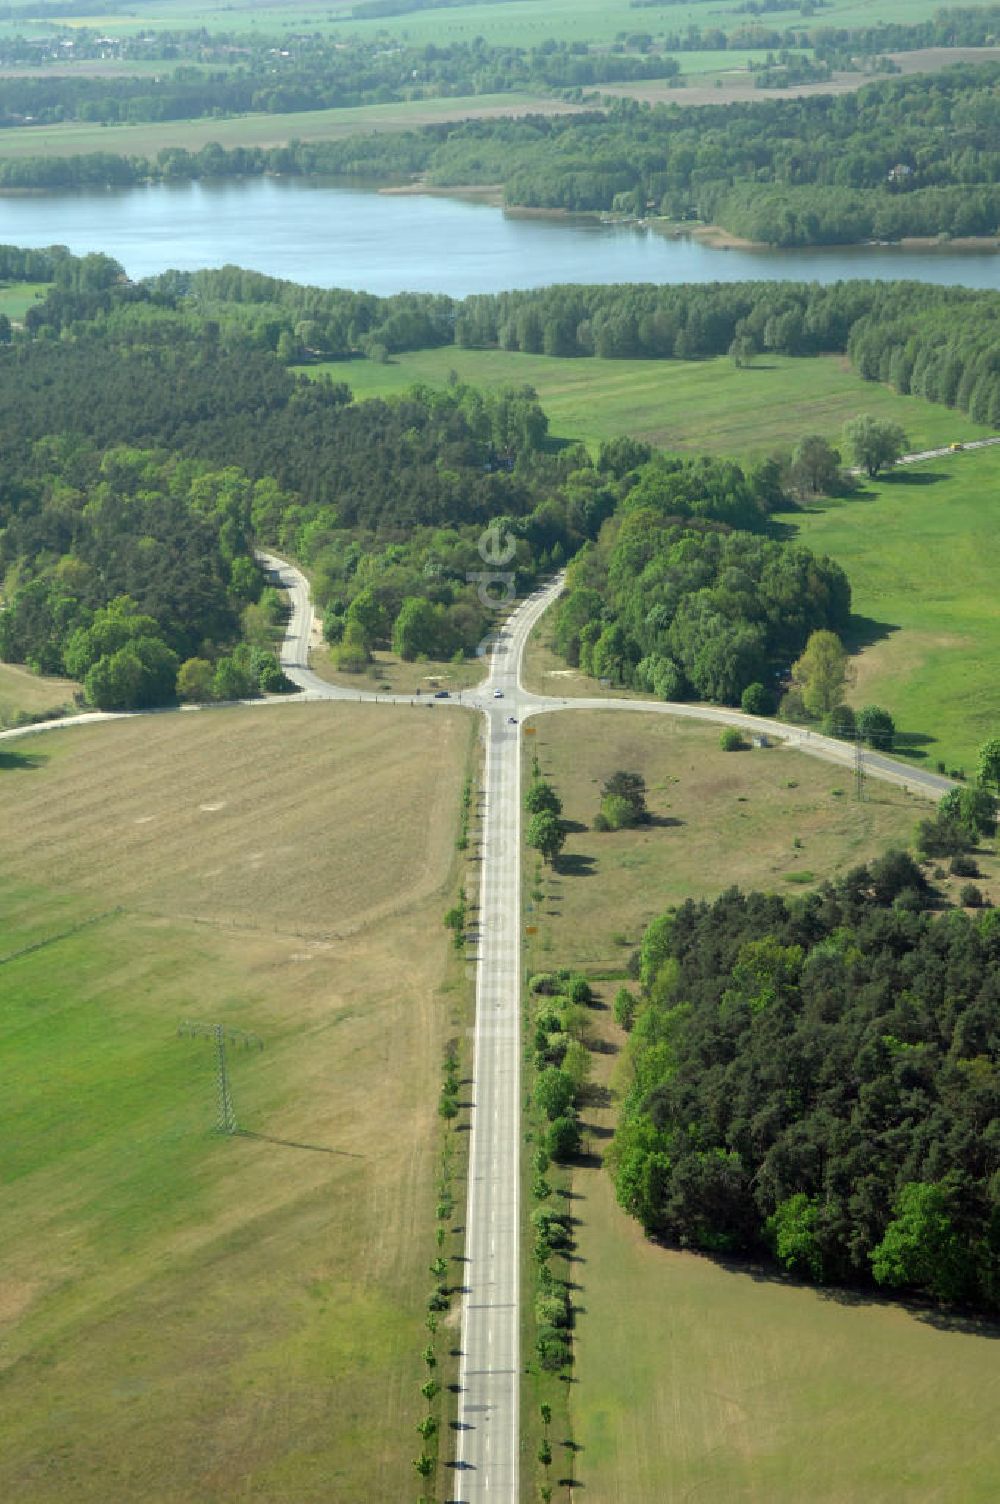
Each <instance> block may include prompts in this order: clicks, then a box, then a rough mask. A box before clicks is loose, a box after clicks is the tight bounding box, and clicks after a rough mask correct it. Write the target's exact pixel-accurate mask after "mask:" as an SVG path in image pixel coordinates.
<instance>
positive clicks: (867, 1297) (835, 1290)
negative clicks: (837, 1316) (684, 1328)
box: [652, 1239, 1000, 1342]
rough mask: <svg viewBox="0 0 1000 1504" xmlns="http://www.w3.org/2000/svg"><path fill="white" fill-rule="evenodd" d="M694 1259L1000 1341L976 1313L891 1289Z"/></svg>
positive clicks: (748, 1262)
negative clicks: (945, 1307) (830, 1282)
mask: <svg viewBox="0 0 1000 1504" xmlns="http://www.w3.org/2000/svg"><path fill="white" fill-rule="evenodd" d="M652 1241H654V1242H658V1243H659V1246H660V1247H662V1248H673V1247H674V1245H673V1244H670V1243H666V1242H662V1241H660V1240H659V1239H653V1240H652ZM695 1256H696V1257H700V1258H705V1259H708V1260H709V1261H710V1262H711V1263H713V1264H715V1265H716V1267H717V1268H719V1269H723V1270H725V1272H726V1273H727V1274H734V1275H737V1276H741V1277H743V1278H744V1279H751V1280H753V1282H754V1283H755V1284H765V1285H785V1286H787V1287H789V1288H793V1289H800V1290H806V1289H808V1290H813V1291H814V1292H815V1294H816V1295H818V1296H819V1298H820V1300H826V1301H830V1302H831V1303H832V1304H834V1305H838V1306H849V1307H855V1308H859V1309H860V1308H862V1307H879V1306H881V1307H883V1308H885V1309H893V1310H897V1311H898V1310H902V1311H905V1312H906V1314H907V1315H908V1316H912V1317H913V1318H914V1320H916V1321H920V1322H923V1323H924V1324H925V1325H926V1326H933V1327H935V1328H936V1329H937V1330H938V1331H942V1332H961V1333H963V1334H965V1335H966V1336H971V1337H983V1338H985V1339H986V1340H987V1341H992V1342H997V1341H1000V1321H997V1320H995V1319H991V1318H990V1317H987V1316H979V1315H977V1314H976V1313H975V1312H970V1311H948V1310H943V1309H942V1308H941V1307H940V1306H935V1305H931V1304H930V1303H929V1302H927V1301H920V1300H915V1299H907V1298H906V1297H905V1296H903V1295H897V1294H893V1293H892V1292H891V1291H889V1290H886V1291H880V1290H877V1289H872V1288H870V1287H869V1286H862V1285H815V1284H812V1283H811V1282H810V1281H809V1280H804V1279H797V1278H796V1277H795V1275H793V1274H786V1273H785V1271H784V1270H783V1269H779V1268H778V1267H777V1266H776V1265H772V1264H764V1263H760V1262H757V1261H755V1260H754V1259H751V1258H746V1259H739V1258H735V1257H726V1256H725V1255H722V1254H711V1253H703V1252H698V1251H695Z"/></svg>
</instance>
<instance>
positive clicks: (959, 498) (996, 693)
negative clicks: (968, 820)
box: [784, 449, 1000, 772]
mask: <svg viewBox="0 0 1000 1504" xmlns="http://www.w3.org/2000/svg"><path fill="white" fill-rule="evenodd" d="M784 520H786V521H788V522H789V523H790V525H791V527H792V529H793V530H794V533H795V535H796V536H797V537H799V538H801V539H802V541H803V543H806V544H808V545H809V547H810V548H812V549H815V550H816V551H817V552H822V553H829V554H830V555H831V556H832V557H833V558H834V559H836V560H837V561H838V562H839V563H840V564H842V565H843V567H844V568H845V569H846V571H847V574H848V578H849V579H850V581H851V588H852V590H853V599H854V610H855V613H857V614H858V615H859V616H860V617H861V618H862V621H861V622H859V625H858V631H857V633H856V634H855V640H854V642H853V644H851V645H852V646H854V647H855V648H858V649H860V652H859V656H858V658H857V660H856V667H857V684H856V685H855V686H854V688H853V690H852V691H851V693H850V695H849V698H850V699H851V700H852V701H853V702H854V703H855V704H866V703H872V702H874V703H876V704H881V705H885V707H886V708H887V709H888V710H890V711H891V712H892V714H893V716H894V717H895V720H896V725H897V727H899V728H900V730H902V731H904V732H906V733H908V734H909V735H910V736H911V737H916V738H917V739H918V743H917V744H914V745H912V746H911V748H910V751H909V754H908V755H916V756H918V757H922V760H924V761H927V762H929V763H931V764H933V763H934V762H936V761H937V760H938V759H939V758H941V759H944V761H945V762H946V763H947V765H948V766H949V767H950V768H951V767H956V766H958V767H965V768H966V769H968V770H969V771H970V772H971V771H972V770H973V768H974V766H975V754H976V749H977V748H978V746H979V745H980V744H981V743H982V742H983V741H985V740H986V739H987V737H991V736H997V735H1000V685H998V682H997V675H996V662H997V657H998V654H1000V601H998V596H997V586H996V581H997V571H998V568H1000V544H998V541H997V536H998V527H1000V454H998V453H997V451H996V450H995V449H985V450H979V451H973V452H971V453H969V452H967V453H965V454H957V455H949V456H948V457H947V458H945V459H938V460H933V461H930V462H928V463H927V464H924V465H921V466H913V467H907V469H905V470H901V471H898V472H897V473H896V474H894V475H892V476H885V477H880V478H879V479H878V481H877V482H876V483H874V484H873V485H871V486H868V487H867V488H866V490H865V492H864V493H863V494H862V495H861V496H859V497H857V498H855V499H853V500H846V501H842V502H824V503H822V504H821V505H817V506H815V507H812V508H810V509H809V511H807V512H806V513H805V514H801V515H798V516H796V517H794V518H786V519H784ZM919 738H926V739H927V740H926V742H925V743H924V745H923V746H920V745H919Z"/></svg>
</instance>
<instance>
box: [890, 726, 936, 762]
mask: <svg viewBox="0 0 1000 1504" xmlns="http://www.w3.org/2000/svg"><path fill="white" fill-rule="evenodd" d="M937 741H938V739H937V737H936V736H927V735H925V733H924V732H922V731H897V732H896V735H895V736H894V738H893V743H892V750H893V752H901V753H902V754H903V756H904V757H912V758H913V759H914V760H920V759H923V758H926V756H927V753H926V752H925V751H923V748H924V747H936V746H937Z"/></svg>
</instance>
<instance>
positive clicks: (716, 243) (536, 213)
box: [376, 179, 1000, 254]
mask: <svg viewBox="0 0 1000 1504" xmlns="http://www.w3.org/2000/svg"><path fill="white" fill-rule="evenodd" d="M376 192H377V193H380V194H385V195H386V196H387V197H394V198H420V197H428V198H454V199H459V200H465V201H466V202H477V203H484V204H489V205H490V206H491V207H493V208H496V209H502V210H503V212H504V214H505V215H506V216H507V217H508V218H511V219H548V220H552V221H554V222H556V223H558V221H560V220H567V221H573V220H576V221H579V220H593V221H595V222H596V223H599V224H605V225H633V226H635V227H636V228H637V229H650V230H654V231H655V232H656V233H657V234H659V235H663V236H665V237H666V238H667V239H669V240H684V239H689V240H697V241H699V242H700V243H701V244H702V245H706V246H708V247H709V248H710V249H711V250H717V251H760V252H771V253H775V254H778V253H780V252H782V251H786V250H790V251H853V250H871V249H873V248H880V247H884V248H885V249H887V250H896V251H937V250H941V251H974V252H978V253H980V254H981V253H982V252H983V251H1000V235H957V236H955V238H954V239H952V240H942V239H941V238H940V237H938V236H936V235H907V236H904V237H902V238H901V239H900V240H851V241H829V242H825V241H824V242H822V243H819V242H818V243H816V244H809V245H802V246H779V245H774V244H772V243H771V242H770V241H767V240H747V239H746V238H745V237H744V236H741V235H734V234H733V232H732V231H731V230H727V229H726V228H725V227H724V226H723V225H712V224H702V223H701V222H700V221H698V220H690V221H689V220H675V219H664V218H661V217H660V216H659V215H650V216H649V217H648V218H646V219H637V218H635V216H633V215H626V214H621V215H618V214H613V213H610V212H609V211H608V210H605V209H552V208H543V207H538V206H535V205H531V204H505V203H504V201H503V184H502V183H458V184H455V186H454V187H450V188H442V187H438V186H437V185H436V184H434V183H427V182H423V181H421V180H420V179H416V180H415V181H414V182H412V183H394V184H392V185H390V186H387V187H384V188H378V189H376Z"/></svg>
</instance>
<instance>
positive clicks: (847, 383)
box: [314, 345, 991, 458]
mask: <svg viewBox="0 0 1000 1504" xmlns="http://www.w3.org/2000/svg"><path fill="white" fill-rule="evenodd" d="M314 369H316V370H320V371H324V372H327V373H329V375H330V376H332V377H333V379H334V380H335V381H346V382H347V384H348V385H349V386H350V387H351V388H352V390H353V391H354V393H355V395H356V397H357V398H358V399H359V400H360V399H362V398H365V397H373V396H382V395H385V394H388V393H392V392H399V391H403V390H405V389H406V387H408V386H410V385H412V384H413V383H414V382H418V381H419V382H427V383H428V384H429V385H431V386H444V385H446V383H447V381H448V377H449V373H450V372H451V371H455V372H456V373H457V375H458V376H459V378H460V379H461V380H462V381H467V382H469V383H470V384H472V385H474V386H481V387H498V386H505V385H523V384H525V383H527V384H529V385H531V386H533V387H534V388H535V389H536V391H537V392H538V396H539V400H540V401H541V404H542V406H543V408H544V409H545V411H546V413H547V414H548V416H549V423H550V429H551V432H552V434H553V435H554V436H555V437H556V438H560V439H582V440H584V441H585V442H586V443H587V444H589V445H590V446H591V447H592V448H595V449H596V447H597V445H598V444H599V443H600V441H601V440H602V439H610V438H614V437H615V436H616V435H617V434H621V433H629V434H632V435H633V436H634V437H635V438H638V439H645V440H646V442H647V443H650V444H655V445H657V446H659V447H661V448H664V449H673V450H678V451H680V452H683V453H692V452H694V453H697V454H706V453H707V454H726V455H733V456H738V457H743V458H752V457H753V456H759V455H762V454H770V453H772V452H773V451H774V450H775V449H781V448H785V449H791V448H792V447H793V446H794V445H795V443H796V442H797V441H798V440H799V439H800V438H801V437H802V435H803V434H806V433H821V434H823V435H824V437H826V438H828V439H830V440H831V441H833V442H838V441H839V439H840V434H841V429H842V428H843V426H844V423H845V421H846V420H847V419H848V418H854V417H857V415H858V413H861V412H868V413H872V414H873V416H875V417H877V418H885V419H887V420H888V421H890V422H893V423H899V424H900V425H901V426H902V427H903V429H904V430H905V432H906V434H907V437H908V438H909V439H910V441H911V443H912V444H913V446H914V448H916V449H924V448H932V447H937V446H939V445H942V444H948V443H951V442H952V441H953V440H955V439H968V438H978V437H981V436H985V435H986V434H988V433H989V432H991V430H989V429H987V428H984V427H983V426H982V425H980V424H976V423H972V422H971V421H970V420H969V419H968V418H966V417H965V415H964V414H963V413H956V412H953V411H952V410H951V409H950V408H947V407H942V406H941V405H939V404H937V403H933V402H925V401H924V400H923V398H921V397H900V396H898V395H897V394H896V393H895V392H894V391H892V390H891V388H890V387H888V386H880V385H878V384H877V383H874V382H870V381H863V380H862V379H861V378H860V377H859V376H857V375H855V373H854V372H853V371H852V370H851V368H850V366H849V364H848V362H847V360H846V359H845V358H844V357H843V356H839V355H830V356H817V357H815V358H813V359H801V358H798V359H797V358H793V357H791V356H787V355H768V356H766V357H762V358H761V359H760V360H759V361H757V362H755V363H754V365H753V366H751V367H749V368H747V369H742V370H741V369H737V367H736V366H734V365H733V362H732V361H731V360H729V359H727V358H726V357H719V358H718V359H714V360H684V361H681V360H600V359H598V358H596V357H588V358H586V359H582V360H573V359H562V358H560V357H558V356H550V355H522V354H519V353H510V352H508V351H505V350H462V349H459V348H458V347H457V346H454V345H448V346H445V347H444V348H441V349H437V350H419V351H415V352H410V353H404V354H401V355H397V356H394V357H393V359H392V361H391V362H390V363H389V364H388V365H378V364H376V363H374V362H372V361H367V360H353V361H338V362H330V363H327V364H324V365H322V366H319V367H316V368H314Z"/></svg>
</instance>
